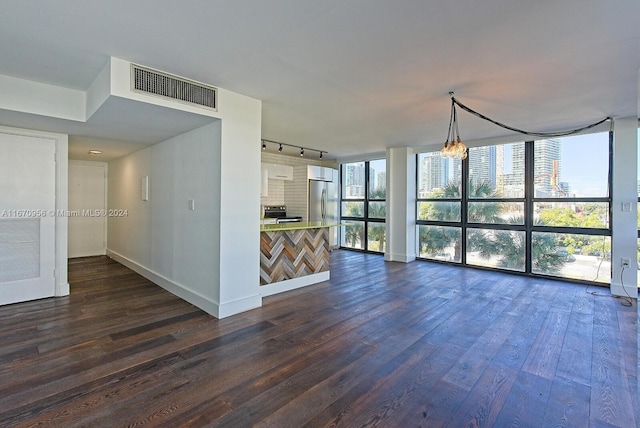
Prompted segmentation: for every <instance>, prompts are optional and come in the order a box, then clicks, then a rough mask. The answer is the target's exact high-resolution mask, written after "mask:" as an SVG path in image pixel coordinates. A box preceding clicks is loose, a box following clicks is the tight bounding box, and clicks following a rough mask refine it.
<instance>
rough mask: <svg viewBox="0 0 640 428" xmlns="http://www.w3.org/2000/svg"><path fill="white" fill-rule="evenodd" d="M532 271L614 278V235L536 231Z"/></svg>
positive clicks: (602, 280)
mask: <svg viewBox="0 0 640 428" xmlns="http://www.w3.org/2000/svg"><path fill="white" fill-rule="evenodd" d="M532 272H533V273H541V274H545V275H553V276H559V277H562V278H571V279H582V280H587V281H596V282H606V283H609V282H610V281H611V237H609V236H589V235H577V234H562V233H548V232H533V235H532Z"/></svg>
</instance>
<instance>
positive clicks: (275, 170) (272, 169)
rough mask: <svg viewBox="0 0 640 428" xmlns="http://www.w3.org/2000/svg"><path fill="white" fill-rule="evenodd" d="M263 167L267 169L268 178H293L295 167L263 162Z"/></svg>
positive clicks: (289, 179)
mask: <svg viewBox="0 0 640 428" xmlns="http://www.w3.org/2000/svg"><path fill="white" fill-rule="evenodd" d="M262 168H263V170H264V169H266V170H267V178H268V179H269V180H287V181H291V180H293V167H292V166H291V165H280V164H275V163H263V164H262Z"/></svg>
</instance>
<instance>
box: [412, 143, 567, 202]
mask: <svg viewBox="0 0 640 428" xmlns="http://www.w3.org/2000/svg"><path fill="white" fill-rule="evenodd" d="M524 152H525V143H524V142H516V143H507V144H500V145H494V146H483V147H472V148H470V149H469V157H468V162H469V175H470V177H471V180H473V181H474V182H476V183H477V182H482V181H484V182H488V183H490V184H491V186H492V187H493V188H494V189H495V190H496V193H497V194H498V196H499V197H505V198H523V197H524V182H525V164H524V163H525V162H524V159H525V153H524ZM455 161H456V160H454V159H451V158H443V157H442V156H441V155H440V152H431V153H424V154H422V157H421V165H420V177H419V180H420V181H419V186H418V197H420V198H428V197H429V193H430V192H431V191H432V190H433V189H436V188H442V187H444V186H446V185H447V184H448V183H450V182H460V181H461V178H462V168H461V167H460V168H455V167H454V166H453V165H454V162H455ZM457 162H458V164H460V165H461V162H460V161H459V160H457ZM561 166H562V159H561V143H560V140H558V139H543V140H537V141H535V142H534V186H535V196H537V197H562V196H569V195H570V192H571V184H570V183H568V182H563V181H562V175H561V174H562V167H561Z"/></svg>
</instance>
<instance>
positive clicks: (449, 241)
mask: <svg viewBox="0 0 640 428" xmlns="http://www.w3.org/2000/svg"><path fill="white" fill-rule="evenodd" d="M498 196H499V195H498V194H497V192H496V191H495V189H494V188H493V186H492V185H491V183H490V182H489V181H486V180H478V181H475V182H473V181H470V182H469V199H477V200H478V202H481V201H482V198H495V197H498ZM432 197H433V198H438V199H443V201H442V202H440V201H430V202H423V203H422V206H421V209H420V214H419V218H422V219H429V220H436V221H460V206H459V204H458V203H456V202H454V203H451V202H450V201H446V200H453V201H455V200H460V198H461V187H460V184H459V183H448V184H447V185H446V186H445V187H444V188H442V189H441V190H440V191H438V192H434V193H433V195H432ZM501 211H502V204H501V203H499V202H481V203H470V204H469V212H468V218H469V221H473V222H479V223H498V222H501V218H500V216H499V214H500V212H501ZM461 239H462V237H461V234H460V230H459V229H458V228H443V227H438V226H435V227H434V226H431V227H428V226H421V227H420V242H421V243H422V248H421V250H423V251H422V252H424V253H427V254H429V255H431V256H435V255H436V254H438V253H441V252H442V251H443V250H444V249H445V248H447V247H450V246H451V245H453V248H454V256H453V259H454V260H460V259H461V254H462V242H461Z"/></svg>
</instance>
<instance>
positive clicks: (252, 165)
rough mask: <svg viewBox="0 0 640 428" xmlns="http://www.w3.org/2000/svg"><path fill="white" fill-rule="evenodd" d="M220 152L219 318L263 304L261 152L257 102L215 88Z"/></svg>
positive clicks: (260, 112) (258, 106)
mask: <svg viewBox="0 0 640 428" xmlns="http://www.w3.org/2000/svg"><path fill="white" fill-rule="evenodd" d="M218 101H219V106H220V107H219V112H220V114H221V115H222V123H221V127H222V129H221V135H222V138H221V151H220V163H219V166H220V168H219V171H220V198H219V200H218V201H219V203H218V204H217V208H218V209H219V212H220V257H219V259H220V284H221V286H220V309H219V314H218V317H219V318H222V317H225V316H228V315H233V314H235V313H239V312H242V311H245V310H248V309H251V308H255V307H258V306H261V305H262V297H261V296H260V285H259V282H260V216H259V215H257V214H256V213H259V206H260V155H261V144H260V139H261V133H262V103H261V102H260V101H258V100H255V99H253V98H249V97H244V96H241V95H238V94H234V93H232V92H229V91H225V90H220V91H219V92H218Z"/></svg>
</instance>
